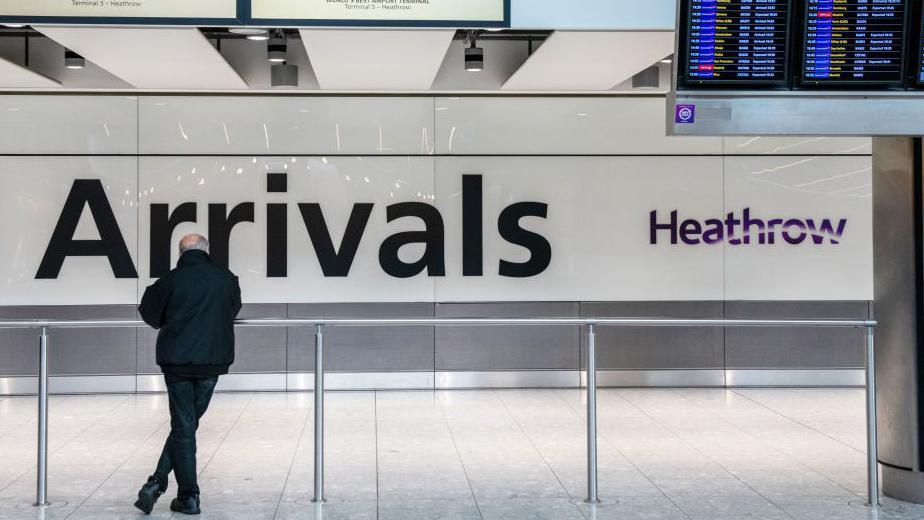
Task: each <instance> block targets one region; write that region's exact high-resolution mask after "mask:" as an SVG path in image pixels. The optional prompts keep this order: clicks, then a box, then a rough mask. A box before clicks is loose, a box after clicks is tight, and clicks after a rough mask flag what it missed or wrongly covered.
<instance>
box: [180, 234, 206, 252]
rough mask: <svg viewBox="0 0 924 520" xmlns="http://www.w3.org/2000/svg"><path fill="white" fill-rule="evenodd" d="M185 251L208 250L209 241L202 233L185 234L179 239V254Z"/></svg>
mask: <svg viewBox="0 0 924 520" xmlns="http://www.w3.org/2000/svg"><path fill="white" fill-rule="evenodd" d="M187 251H205V252H206V253H208V252H209V241H208V239H206V238H205V237H204V236H202V235H186V236H185V237H183V238H182V239H181V240H180V254H181V255H182V254H183V253H185V252H187Z"/></svg>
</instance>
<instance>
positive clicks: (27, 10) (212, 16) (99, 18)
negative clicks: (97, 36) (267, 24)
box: [0, 0, 238, 24]
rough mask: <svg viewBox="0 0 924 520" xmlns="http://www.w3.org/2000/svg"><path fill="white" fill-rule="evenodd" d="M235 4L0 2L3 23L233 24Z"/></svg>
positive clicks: (208, 0) (213, 0)
mask: <svg viewBox="0 0 924 520" xmlns="http://www.w3.org/2000/svg"><path fill="white" fill-rule="evenodd" d="M237 16H238V10H237V0H195V1H191V0H28V1H23V0H0V20H2V21H4V22H14V21H21V22H62V23H67V22H73V23H81V22H87V23H126V24H131V23H156V22H161V23H165V24H185V23H201V22H208V21H214V22H219V21H228V22H229V23H235V22H236V19H237Z"/></svg>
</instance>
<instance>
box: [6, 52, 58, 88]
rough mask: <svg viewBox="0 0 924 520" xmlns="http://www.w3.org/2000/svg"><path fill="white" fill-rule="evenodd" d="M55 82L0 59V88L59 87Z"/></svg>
mask: <svg viewBox="0 0 924 520" xmlns="http://www.w3.org/2000/svg"><path fill="white" fill-rule="evenodd" d="M60 86H61V84H60V83H58V82H57V81H55V80H53V79H51V78H48V77H45V76H42V75H41V74H39V73H37V72H33V71H31V70H29V69H27V68H25V67H21V66H19V65H17V64H15V63H13V62H12V61H7V60H5V59H3V58H0V88H48V87H60Z"/></svg>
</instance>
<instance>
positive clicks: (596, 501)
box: [584, 498, 600, 504]
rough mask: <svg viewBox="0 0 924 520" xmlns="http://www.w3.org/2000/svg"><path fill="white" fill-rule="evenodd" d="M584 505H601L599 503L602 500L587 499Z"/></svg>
mask: <svg viewBox="0 0 924 520" xmlns="http://www.w3.org/2000/svg"><path fill="white" fill-rule="evenodd" d="M584 503H585V504H599V503H600V499H599V498H598V499H597V500H591V499H589V498H585V499H584Z"/></svg>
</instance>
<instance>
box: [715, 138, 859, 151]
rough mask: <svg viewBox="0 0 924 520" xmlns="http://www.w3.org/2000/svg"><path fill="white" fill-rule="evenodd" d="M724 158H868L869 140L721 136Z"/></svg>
mask: <svg viewBox="0 0 924 520" xmlns="http://www.w3.org/2000/svg"><path fill="white" fill-rule="evenodd" d="M724 141H725V153H726V154H727V155H800V154H802V155H805V154H820V155H870V154H872V153H873V140H872V139H870V138H869V137H824V136H797V137H767V136H764V137H725V138H724Z"/></svg>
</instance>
